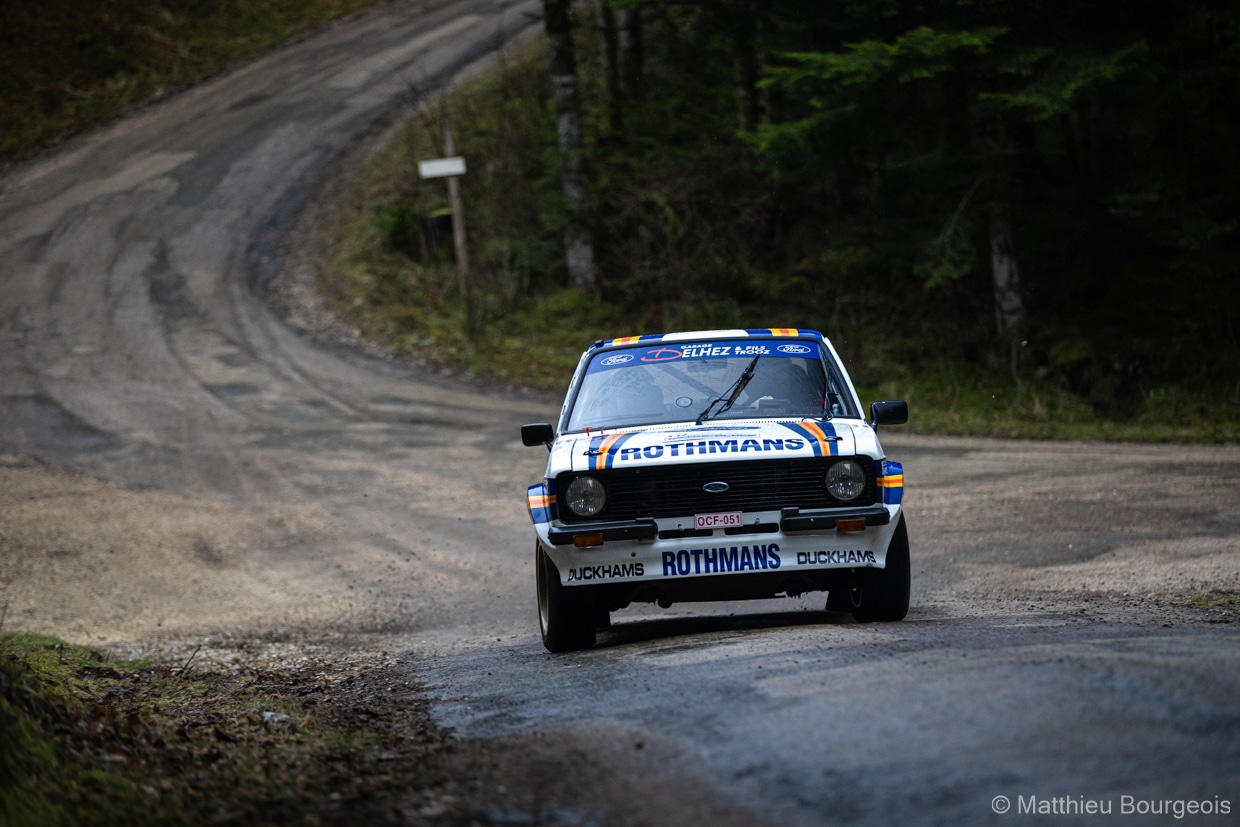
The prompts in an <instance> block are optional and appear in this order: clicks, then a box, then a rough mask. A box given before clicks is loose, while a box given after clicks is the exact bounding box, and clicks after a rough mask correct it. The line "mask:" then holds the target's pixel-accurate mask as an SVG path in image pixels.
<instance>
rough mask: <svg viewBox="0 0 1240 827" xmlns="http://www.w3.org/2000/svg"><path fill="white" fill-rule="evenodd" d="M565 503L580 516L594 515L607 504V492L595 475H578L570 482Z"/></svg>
mask: <svg viewBox="0 0 1240 827" xmlns="http://www.w3.org/2000/svg"><path fill="white" fill-rule="evenodd" d="M564 504H565V505H567V506H568V510H569V511H571V512H573V513H574V514H576V515H577V516H578V517H593V516H594V515H595V514H597V513H599V512H600V511H602V510H603V506H604V505H606V504H607V492H606V491H605V490H603V484H602V483H601V482H599V481H598V480H597V479H595V478H594V477H578V478H577V479H575V480H573V481H572V482H570V483H569V484H568V491H567V492H566V494H565V497H564Z"/></svg>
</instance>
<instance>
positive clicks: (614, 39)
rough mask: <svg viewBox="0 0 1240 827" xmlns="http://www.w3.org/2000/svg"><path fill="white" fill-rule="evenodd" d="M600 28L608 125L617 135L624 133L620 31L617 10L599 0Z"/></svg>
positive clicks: (603, 0) (606, 0)
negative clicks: (617, 24)
mask: <svg viewBox="0 0 1240 827" xmlns="http://www.w3.org/2000/svg"><path fill="white" fill-rule="evenodd" d="M598 28H599V33H600V34H601V35H602V39H603V77H604V79H605V80H606V83H607V125H608V126H609V127H611V131H612V133H613V134H615V135H616V136H620V135H623V133H624V106H623V103H622V101H623V99H624V90H623V89H622V88H621V86H620V33H619V32H618V31H617V29H616V10H615V9H613V8H612V7H611V4H610V3H609V2H608V0H598Z"/></svg>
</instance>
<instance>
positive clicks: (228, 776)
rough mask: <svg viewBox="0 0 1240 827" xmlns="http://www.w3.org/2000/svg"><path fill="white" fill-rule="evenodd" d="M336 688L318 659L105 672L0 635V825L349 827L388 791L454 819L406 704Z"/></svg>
mask: <svg viewBox="0 0 1240 827" xmlns="http://www.w3.org/2000/svg"><path fill="white" fill-rule="evenodd" d="M380 671H381V670H380ZM352 681H353V678H352V677H351V676H350V675H348V674H341V672H340V670H339V669H332V668H331V667H330V666H328V665H324V664H304V665H302V666H300V667H299V668H297V669H296V670H290V671H269V670H268V671H264V670H258V669H246V668H238V669H232V670H228V669H221V668H219V667H207V666H204V665H202V664H195V662H194V660H193V659H192V658H190V659H187V661H186V662H185V663H183V664H180V665H175V666H169V665H160V664H152V663H145V662H121V661H117V660H114V659H112V658H109V657H108V656H106V655H104V654H102V653H100V652H98V651H95V650H92V649H88V648H84V647H80V646H72V645H68V644H65V643H63V642H62V641H59V640H56V639H53V638H48V637H43V636H39V635H34V634H28V633H22V634H12V633H6V634H0V743H2V744H3V745H4V748H3V749H0V822H2V823H4V824H6V825H12V827H27V826H28V825H29V826H31V827H33V825H39V827H47V826H48V825H87V824H202V823H236V824H290V823H302V824H317V823H345V822H349V823H356V821H357V820H364V819H365V818H366V817H367V816H366V814H367V813H368V812H372V811H375V812H378V811H382V812H386V811H387V810H386V809H385V808H388V807H390V806H392V802H393V801H395V800H396V798H397V797H398V796H399V797H400V801H401V803H402V804H403V805H404V806H407V807H410V806H411V807H414V808H415V809H417V808H418V807H423V806H432V807H435V811H436V812H437V813H438V814H439V815H440V820H441V821H442V822H444V823H448V824H454V823H462V822H465V821H467V820H468V819H467V817H466V815H465V814H463V813H462V814H456V815H454V811H453V809H452V806H447V807H444V806H442V800H443V795H445V793H444V789H445V788H444V786H443V785H442V784H440V783H439V782H440V778H439V776H438V774H437V771H436V756H437V755H438V754H439V751H440V750H442V749H443V748H444V743H445V741H444V738H443V736H442V735H441V734H440V733H439V731H438V730H436V729H435V728H434V727H433V725H431V723H430V722H429V718H428V717H427V716H426V714H425V712H424V711H423V710H422V707H421V705H420V703H419V702H418V701H416V700H411V699H409V698H405V697H402V698H399V699H392V700H391V701H390V708H389V706H385V699H384V698H375V697H374V696H373V694H368V695H365V696H364V698H360V699H359V695H358V693H357V691H356V686H355V685H354V684H353V683H352ZM410 691H412V690H410ZM397 719H399V722H400V723H399V726H393V725H392V722H393V721H396V720H397ZM436 796H438V798H436ZM437 802H439V803H437ZM380 820H382V819H380Z"/></svg>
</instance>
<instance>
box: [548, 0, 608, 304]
mask: <svg viewBox="0 0 1240 827" xmlns="http://www.w3.org/2000/svg"><path fill="white" fill-rule="evenodd" d="M570 5H571V3H570V0H543V12H544V14H545V18H546V19H545V22H544V25H545V27H546V31H547V43H548V45H549V47H550V51H551V87H552V97H553V99H554V102H555V122H556V133H557V135H558V137H559V144H560V185H561V188H562V190H563V193H564V202H565V207H566V208H567V209H568V214H569V220H568V226H567V227H565V228H564V247H565V259H566V261H567V264H568V275H569V278H570V279H571V280H572V282H573V284H576V285H578V286H580V287H594V286H595V284H596V283H597V275H596V273H595V266H594V236H593V233H591V232H590V228H589V227H588V226H586V224H585V222H584V220H583V212H584V209H585V200H586V192H587V191H588V184H589V181H588V179H587V177H586V170H585V157H584V153H583V151H582V141H581V96H580V93H579V91H578V81H577V58H576V55H575V53H574V51H573V29H572V21H571V19H570V17H569V6H570Z"/></svg>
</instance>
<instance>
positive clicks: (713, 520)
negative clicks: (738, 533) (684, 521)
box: [693, 511, 744, 528]
mask: <svg viewBox="0 0 1240 827" xmlns="http://www.w3.org/2000/svg"><path fill="white" fill-rule="evenodd" d="M743 524H744V523H743V520H742V519H741V512H740V511H728V512H726V513H724V514H695V515H694V517H693V525H694V526H695V527H696V528H732V527H733V526H739V525H743Z"/></svg>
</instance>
